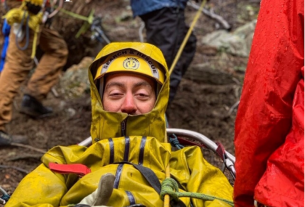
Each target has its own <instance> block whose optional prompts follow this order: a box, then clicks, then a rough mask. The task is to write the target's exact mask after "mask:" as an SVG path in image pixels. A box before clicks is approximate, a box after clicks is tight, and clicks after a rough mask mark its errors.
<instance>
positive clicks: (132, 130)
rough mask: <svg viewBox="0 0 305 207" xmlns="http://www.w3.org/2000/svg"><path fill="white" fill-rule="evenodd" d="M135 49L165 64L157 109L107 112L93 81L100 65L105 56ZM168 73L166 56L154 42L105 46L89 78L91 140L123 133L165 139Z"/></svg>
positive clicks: (94, 63)
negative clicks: (132, 113)
mask: <svg viewBox="0 0 305 207" xmlns="http://www.w3.org/2000/svg"><path fill="white" fill-rule="evenodd" d="M125 49H133V50H136V51H138V52H140V53H142V54H145V55H146V56H148V57H150V58H151V59H153V60H155V61H156V62H158V63H159V64H160V66H162V67H163V69H164V73H165V82H164V84H163V86H162V87H161V89H160V91H159V93H158V96H157V99H156V103H155V105H154V108H153V109H152V110H151V111H150V112H149V113H145V114H141V115H129V114H127V113H117V112H108V111H105V110H104V108H103V104H102V101H101V97H100V95H99V91H98V89H97V86H96V84H95V82H94V79H93V77H95V75H96V72H97V69H98V67H99V66H100V65H101V64H102V62H103V61H104V60H105V59H106V57H107V56H108V55H110V54H112V53H114V52H117V51H120V50H125ZM168 77H169V73H168V68H167V65H166V61H165V59H164V56H163V54H162V52H161V50H160V49H159V48H157V47H156V46H154V45H152V44H148V43H141V42H123V43H122V42H117V43H110V44H108V45H106V46H105V47H104V48H103V49H102V50H101V51H100V52H99V54H98V55H97V56H96V58H95V60H94V61H93V62H92V64H91V65H90V67H89V81H90V85H91V87H90V88H91V106H92V123H91V137H92V143H95V142H97V141H99V140H102V139H108V138H111V137H120V136H152V137H155V138H157V139H158V140H159V141H161V142H164V141H165V137H166V120H165V111H166V107H167V103H168V97H169V78H168Z"/></svg>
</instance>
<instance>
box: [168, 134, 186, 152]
mask: <svg viewBox="0 0 305 207" xmlns="http://www.w3.org/2000/svg"><path fill="white" fill-rule="evenodd" d="M169 143H171V145H172V146H173V147H176V148H177V149H182V148H183V147H184V146H183V145H182V144H180V142H179V140H178V137H177V136H176V135H175V134H172V137H169Z"/></svg>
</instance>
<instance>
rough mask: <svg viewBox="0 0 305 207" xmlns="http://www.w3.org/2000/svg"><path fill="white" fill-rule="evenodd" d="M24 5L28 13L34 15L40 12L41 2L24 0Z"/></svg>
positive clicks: (39, 0) (38, 0)
mask: <svg viewBox="0 0 305 207" xmlns="http://www.w3.org/2000/svg"><path fill="white" fill-rule="evenodd" d="M25 5H26V8H27V10H28V11H29V12H31V13H32V14H35V15H36V14H38V12H40V10H41V6H42V1H41V0H26V1H25Z"/></svg>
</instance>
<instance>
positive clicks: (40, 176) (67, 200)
mask: <svg viewBox="0 0 305 207" xmlns="http://www.w3.org/2000/svg"><path fill="white" fill-rule="evenodd" d="M110 44H111V47H109V45H108V46H106V47H104V48H103V50H102V51H101V52H100V53H99V54H98V56H97V57H96V59H95V60H94V62H93V63H92V65H91V67H90V69H89V78H90V82H91V97H92V126H91V136H92V141H93V144H92V145H91V146H90V147H83V146H78V145H74V146H67V147H66V146H57V147H54V148H53V149H51V150H50V151H48V152H47V153H46V154H45V155H44V156H43V157H42V164H41V165H40V166H38V167H37V168H36V169H35V170H34V171H33V172H31V173H30V174H28V175H27V176H26V177H25V178H24V179H23V180H22V181H21V182H20V184H19V185H18V187H17V188H16V190H15V192H14V193H13V195H12V196H11V198H10V200H9V201H8V203H7V205H6V207H13V206H16V207H23V206H24V207H27V206H37V207H38V206H39V207H52V206H54V207H55V206H56V207H57V206H67V205H69V204H77V203H79V202H80V201H81V200H82V199H83V198H84V197H86V196H87V195H89V194H91V193H92V192H93V191H94V190H95V189H96V188H97V185H98V182H99V179H100V178H101V176H102V175H104V174H106V173H112V174H114V175H115V177H116V179H115V182H114V190H113V193H112V195H111V197H110V199H109V202H108V204H107V205H108V206H114V207H123V206H128V205H131V204H134V203H138V204H139V203H140V204H143V205H145V206H148V207H154V206H163V201H162V200H161V199H160V196H159V194H158V193H157V191H156V190H155V188H154V187H152V185H151V184H150V182H149V181H148V180H147V178H146V177H147V176H146V177H145V175H143V173H142V172H141V171H140V170H138V169H137V166H143V167H144V168H149V169H150V170H152V172H153V173H154V174H155V176H156V177H157V180H159V182H160V183H161V182H162V181H163V180H164V179H165V169H166V166H167V165H168V164H169V165H170V172H171V177H173V178H174V179H175V180H177V181H178V182H179V191H181V192H184V191H187V192H198V193H204V194H207V195H212V196H216V197H220V198H223V199H227V200H230V201H232V193H233V190H232V186H231V185H230V184H229V182H228V180H227V178H226V177H225V176H224V175H223V174H222V172H221V171H220V170H219V169H218V168H216V167H213V166H212V165H210V164H209V163H208V162H207V161H205V159H204V158H203V156H202V152H201V149H200V148H199V147H196V146H193V147H185V148H183V149H181V150H178V151H173V152H172V151H171V148H170V145H169V144H168V143H164V138H165V136H166V124H165V117H164V114H165V110H166V106H167V101H168V95H169V79H168V78H166V81H165V83H164V84H163V86H162V88H161V90H160V92H159V94H158V98H157V101H156V104H155V106H154V109H153V110H152V111H151V112H149V113H147V114H143V115H137V116H132V115H128V114H124V113H112V112H106V111H104V110H103V106H102V103H101V99H100V95H99V92H98V90H97V87H96V85H95V83H94V81H93V77H94V75H95V73H96V68H97V66H98V65H99V64H100V63H101V61H103V59H104V58H105V56H107V55H109V54H111V53H113V52H116V51H118V50H122V49H128V48H130V49H133V50H136V51H139V52H141V53H143V54H146V55H147V56H149V57H150V58H152V59H153V60H155V61H157V62H158V63H159V64H160V65H161V66H163V67H164V69H165V71H166V77H168V69H167V66H166V63H165V60H164V57H163V55H162V53H161V51H160V50H159V49H158V48H156V47H155V46H152V45H150V44H143V43H110ZM50 163H57V164H83V165H85V166H87V167H88V168H90V171H91V172H89V173H88V174H86V175H84V176H83V177H80V176H78V175H77V174H74V173H69V174H61V173H57V172H53V171H52V170H50V168H49V164H50ZM148 177H153V176H148ZM180 200H181V201H183V202H184V204H185V205H186V206H190V205H191V203H192V204H193V206H200V207H203V206H207V207H222V206H223V207H226V206H230V205H229V204H227V203H225V202H222V201H219V200H214V201H203V200H199V199H190V198H187V197H183V198H180Z"/></svg>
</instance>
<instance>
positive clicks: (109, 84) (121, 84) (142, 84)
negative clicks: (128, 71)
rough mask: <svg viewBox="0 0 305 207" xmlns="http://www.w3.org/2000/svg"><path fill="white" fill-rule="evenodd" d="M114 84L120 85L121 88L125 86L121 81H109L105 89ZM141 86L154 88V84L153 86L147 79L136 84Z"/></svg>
mask: <svg viewBox="0 0 305 207" xmlns="http://www.w3.org/2000/svg"><path fill="white" fill-rule="evenodd" d="M112 86H118V87H120V88H123V87H124V84H123V83H121V82H111V83H108V84H106V88H105V89H108V88H110V87H112ZM140 86H150V87H151V88H153V86H151V85H150V84H149V83H148V82H146V81H141V82H138V83H136V84H135V87H140Z"/></svg>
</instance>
